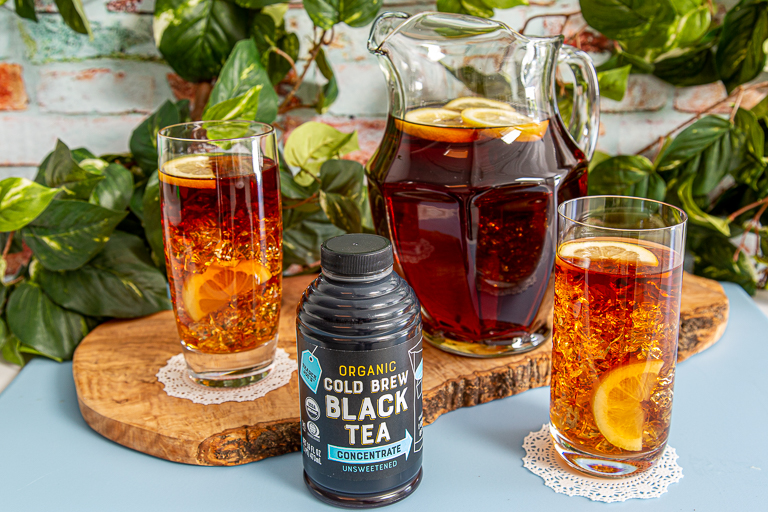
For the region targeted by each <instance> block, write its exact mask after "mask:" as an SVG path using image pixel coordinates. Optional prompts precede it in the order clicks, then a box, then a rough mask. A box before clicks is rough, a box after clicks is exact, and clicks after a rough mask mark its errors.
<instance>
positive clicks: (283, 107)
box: [277, 30, 328, 114]
mask: <svg viewBox="0 0 768 512" xmlns="http://www.w3.org/2000/svg"><path fill="white" fill-rule="evenodd" d="M327 33H328V31H327V30H323V31H322V32H321V33H320V37H319V38H317V39H315V40H314V41H313V42H312V49H311V50H310V51H309V58H308V59H307V63H306V64H305V65H304V70H303V71H302V72H301V75H299V78H298V80H296V84H295V85H294V86H293V89H291V92H289V93H288V94H287V95H286V97H285V98H284V99H283V102H282V103H280V107H279V108H278V109H277V111H278V112H279V113H280V114H284V113H285V112H287V111H288V110H287V109H288V106H289V105H290V103H291V100H292V99H293V98H294V96H296V93H297V92H298V90H299V87H301V84H302V82H304V77H305V76H307V72H308V71H309V68H310V67H311V66H312V63H313V62H314V61H315V59H316V58H317V54H318V53H320V50H321V49H322V47H323V45H324V44H327V43H326V42H325V35H326V34H327Z"/></svg>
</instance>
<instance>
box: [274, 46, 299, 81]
mask: <svg viewBox="0 0 768 512" xmlns="http://www.w3.org/2000/svg"><path fill="white" fill-rule="evenodd" d="M269 50H270V51H272V52H275V53H276V54H278V55H279V56H281V57H282V58H284V59H285V60H287V61H288V64H290V65H291V69H292V70H293V72H294V73H296V76H299V70H298V69H296V61H295V60H293V58H292V57H291V56H290V55H288V54H287V53H285V52H284V51H283V50H281V49H280V48H278V47H277V46H273V47H272V48H270V49H269Z"/></svg>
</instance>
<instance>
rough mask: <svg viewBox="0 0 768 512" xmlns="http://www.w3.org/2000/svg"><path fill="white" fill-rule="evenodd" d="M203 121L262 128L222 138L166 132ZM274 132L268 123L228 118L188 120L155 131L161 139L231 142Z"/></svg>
mask: <svg viewBox="0 0 768 512" xmlns="http://www.w3.org/2000/svg"><path fill="white" fill-rule="evenodd" d="M205 123H215V124H219V125H221V124H235V125H236V124H242V125H246V126H258V127H260V128H262V130H263V132H262V133H255V134H252V135H244V136H242V137H230V138H222V139H192V138H188V137H172V136H170V135H167V134H166V132H167V131H168V130H171V129H172V128H177V127H179V126H202V125H203V124H205ZM274 133H275V127H274V126H272V125H271V124H268V123H262V122H260V121H240V120H236V119H233V120H228V121H188V122H186V123H176V124H171V125H168V126H166V127H165V128H163V129H161V130H160V131H158V132H157V136H158V137H162V138H163V139H167V140H175V141H179V142H228V141H229V142H231V141H238V140H251V139H256V138H259V137H264V136H266V135H270V134H274Z"/></svg>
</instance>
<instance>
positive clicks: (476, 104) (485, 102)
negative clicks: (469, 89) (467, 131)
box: [443, 96, 515, 112]
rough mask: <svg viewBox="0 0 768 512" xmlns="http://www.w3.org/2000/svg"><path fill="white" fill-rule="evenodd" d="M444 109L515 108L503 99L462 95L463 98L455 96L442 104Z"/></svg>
mask: <svg viewBox="0 0 768 512" xmlns="http://www.w3.org/2000/svg"><path fill="white" fill-rule="evenodd" d="M443 108H444V109H448V110H455V111H457V112H461V111H462V110H464V109H467V108H495V109H502V110H515V109H514V108H512V105H510V104H509V103H504V102H503V101H496V100H489V99H488V98H480V97H477V96H464V97H463V98H456V99H455V100H451V101H449V102H448V103H446V104H445V105H444V106H443Z"/></svg>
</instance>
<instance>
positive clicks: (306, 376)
mask: <svg viewBox="0 0 768 512" xmlns="http://www.w3.org/2000/svg"><path fill="white" fill-rule="evenodd" d="M322 373H323V369H322V368H320V361H318V360H317V358H316V357H315V356H314V355H313V354H312V352H310V351H309V350H305V351H304V352H302V353H301V368H299V374H300V375H301V380H303V381H304V383H305V384H306V385H307V387H308V388H309V389H311V390H312V392H313V393H317V386H318V384H320V375H322Z"/></svg>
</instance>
